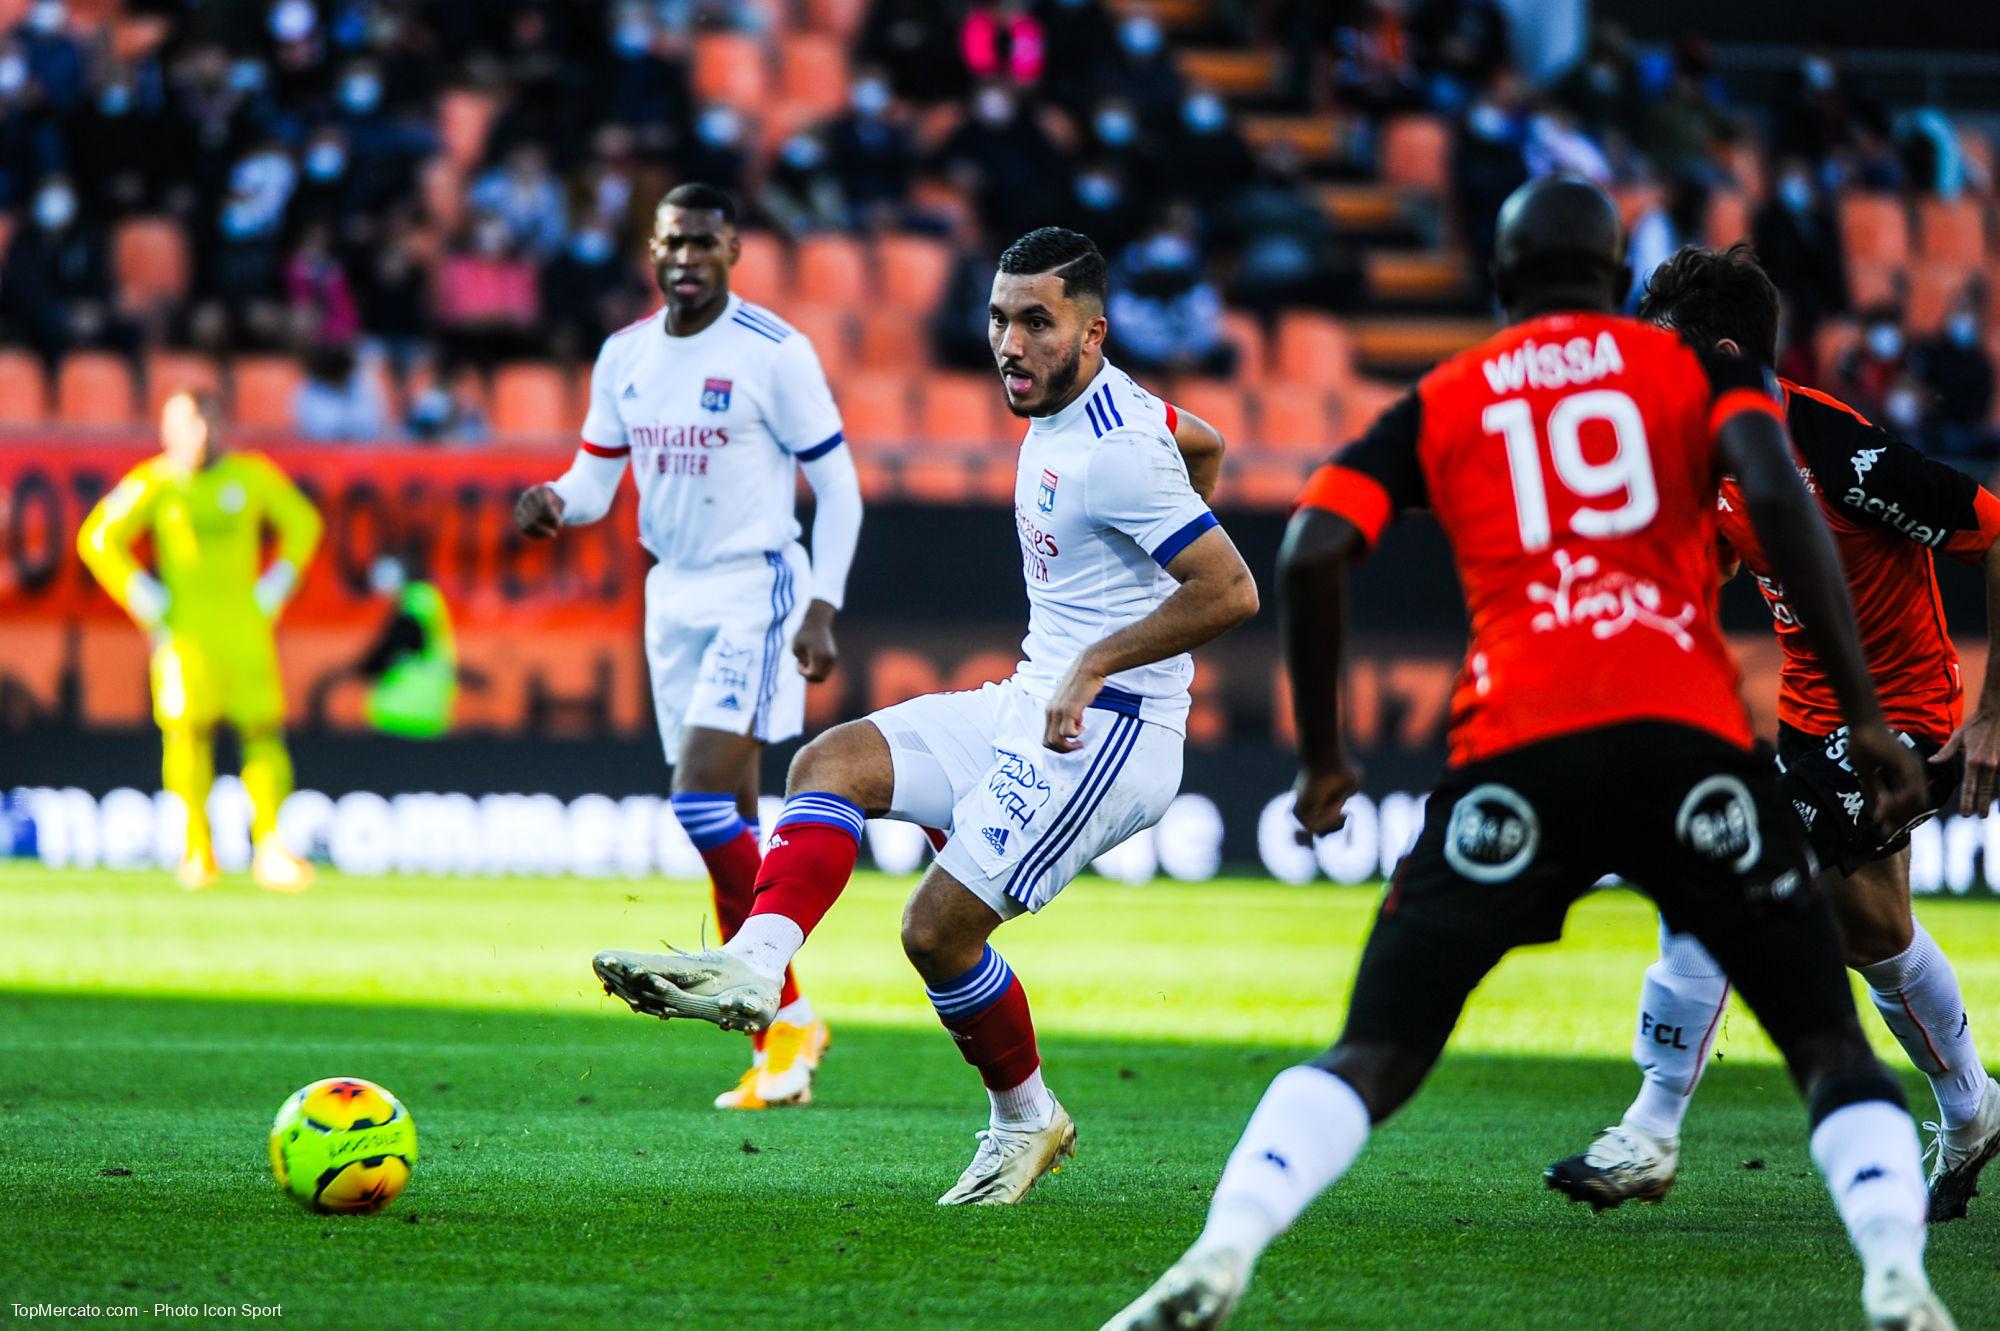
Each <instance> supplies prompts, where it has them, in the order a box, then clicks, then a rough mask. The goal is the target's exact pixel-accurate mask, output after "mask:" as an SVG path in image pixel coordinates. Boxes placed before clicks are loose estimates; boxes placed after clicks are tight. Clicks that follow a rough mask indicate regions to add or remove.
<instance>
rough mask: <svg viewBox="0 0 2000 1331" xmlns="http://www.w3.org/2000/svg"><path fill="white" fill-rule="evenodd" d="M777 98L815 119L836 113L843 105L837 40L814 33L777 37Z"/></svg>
mask: <svg viewBox="0 0 2000 1331" xmlns="http://www.w3.org/2000/svg"><path fill="white" fill-rule="evenodd" d="M778 98H779V100H780V101H782V102H784V103H787V104H788V105H791V106H796V107H801V108H803V109H805V110H807V111H810V112H812V113H813V114H814V115H816V116H822V117H824V116H831V115H836V114H838V113H839V112H840V110H841V109H842V108H843V107H844V106H846V104H847V56H846V54H845V52H843V51H842V50H841V42H840V39H839V38H838V37H832V36H828V35H826V34H824V33H818V32H793V33H787V34H786V35H785V36H784V37H782V38H780V39H779V42H778Z"/></svg>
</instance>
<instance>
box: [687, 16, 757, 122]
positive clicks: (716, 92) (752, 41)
mask: <svg viewBox="0 0 2000 1331" xmlns="http://www.w3.org/2000/svg"><path fill="white" fill-rule="evenodd" d="M770 94H771V70H770V64H769V62H768V61H767V60H766V59H765V55H764V44H763V42H762V41H760V40H759V39H757V38H756V37H752V36H750V35H749V34H747V33H740V32H707V33H703V34H702V35H701V36H699V37H696V38H695V39H694V95H695V96H696V97H697V98H699V99H701V100H702V101H704V102H727V103H729V104H730V105H731V106H734V107H736V108H738V109H739V110H744V111H754V110H757V109H758V108H760V107H762V106H763V105H764V103H765V102H766V101H767V100H768V99H769V97H770Z"/></svg>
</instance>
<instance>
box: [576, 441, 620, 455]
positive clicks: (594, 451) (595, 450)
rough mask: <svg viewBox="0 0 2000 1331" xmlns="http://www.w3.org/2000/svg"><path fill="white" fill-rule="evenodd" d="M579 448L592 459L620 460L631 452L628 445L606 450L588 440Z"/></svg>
mask: <svg viewBox="0 0 2000 1331" xmlns="http://www.w3.org/2000/svg"><path fill="white" fill-rule="evenodd" d="M580 446H581V447H582V449H583V451H584V452H586V453H588V454H590V455H591V456H592V457H594V458H622V457H624V456H625V455H626V454H628V453H630V452H631V451H632V448H631V445H629V444H620V445H619V446H618V447H616V448H606V447H605V446H604V445H602V444H593V443H591V442H590V441H589V440H588V439H585V440H583V441H582V443H581V445H580Z"/></svg>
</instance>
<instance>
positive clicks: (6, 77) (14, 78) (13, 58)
mask: <svg viewBox="0 0 2000 1331" xmlns="http://www.w3.org/2000/svg"><path fill="white" fill-rule="evenodd" d="M27 84H28V58H27V57H26V56H23V55H7V56H0V94H3V95H5V96H8V97H12V96H13V95H14V94H15V93H17V92H19V91H21V89H22V88H24V87H26V86H27Z"/></svg>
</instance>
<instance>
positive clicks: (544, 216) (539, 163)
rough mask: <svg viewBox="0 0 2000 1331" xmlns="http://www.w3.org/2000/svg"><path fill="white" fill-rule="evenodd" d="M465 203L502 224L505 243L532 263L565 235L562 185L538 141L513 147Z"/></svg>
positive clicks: (477, 183)
mask: <svg viewBox="0 0 2000 1331" xmlns="http://www.w3.org/2000/svg"><path fill="white" fill-rule="evenodd" d="M466 202H467V203H469V204H471V205H472V207H474V208H476V209H478V210H479V211H481V212H484V213H487V214H490V215H491V216H494V217H498V218H499V219H501V221H503V222H505V223H506V225H507V239H508V243H509V245H510V246H511V247H512V248H513V249H514V250H516V251H517V252H519V253H521V254H523V255H526V256H527V257H529V258H532V259H537V260H540V259H546V258H548V257H550V256H552V255H554V254H555V252H556V251H557V250H559V249H561V248H562V243H563V240H564V238H565V237H566V236H567V235H568V234H569V227H568V219H567V214H566V210H565V209H564V206H563V192H562V185H561V184H560V183H559V182H558V181H557V180H556V177H555V173H554V172H553V171H551V170H550V169H549V154H548V150H547V149H546V148H544V147H542V145H541V144H539V143H532V142H531V143H521V144H517V145H515V147H514V148H513V149H512V150H511V151H510V152H509V153H508V154H507V160H506V161H505V163H503V164H502V165H500V166H496V167H494V168H493V169H492V170H490V171H488V172H487V173H486V174H485V175H483V176H481V177H479V179H477V180H475V181H474V182H473V183H472V189H471V191H470V192H469V193H468V194H467V195H466Z"/></svg>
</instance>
